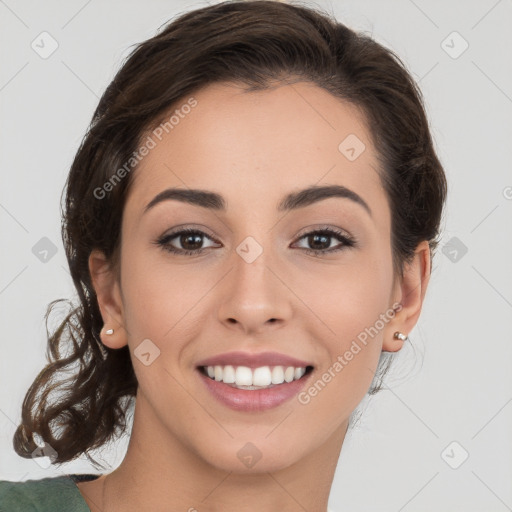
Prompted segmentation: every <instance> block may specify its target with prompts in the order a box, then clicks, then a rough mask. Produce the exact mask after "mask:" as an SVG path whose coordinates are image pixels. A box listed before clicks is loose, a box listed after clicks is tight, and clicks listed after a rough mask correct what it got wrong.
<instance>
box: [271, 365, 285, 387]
mask: <svg viewBox="0 0 512 512" xmlns="http://www.w3.org/2000/svg"><path fill="white" fill-rule="evenodd" d="M283 382H284V370H283V367H282V366H274V368H272V384H282V383H283Z"/></svg>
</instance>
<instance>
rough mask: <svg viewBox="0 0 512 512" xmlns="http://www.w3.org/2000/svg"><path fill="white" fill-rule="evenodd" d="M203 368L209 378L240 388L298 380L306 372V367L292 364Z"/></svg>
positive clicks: (269, 385)
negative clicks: (252, 367)
mask: <svg viewBox="0 0 512 512" xmlns="http://www.w3.org/2000/svg"><path fill="white" fill-rule="evenodd" d="M204 369H205V370H206V373H207V374H208V376H209V377H210V378H211V379H215V380H216V381H222V382H224V383H225V384H231V385H232V386H233V387H241V388H242V389H260V388H266V387H272V386H274V385H277V384H283V383H284V382H292V381H293V380H299V379H300V378H301V377H302V376H303V375H304V374H305V373H306V368H303V367H302V368H295V367H293V366H287V367H285V366H273V367H270V366H260V367H258V368H254V369H251V368H249V367H248V366H237V367H236V369H235V368H234V367H233V366H231V365H226V366H221V365H216V366H205V367H204Z"/></svg>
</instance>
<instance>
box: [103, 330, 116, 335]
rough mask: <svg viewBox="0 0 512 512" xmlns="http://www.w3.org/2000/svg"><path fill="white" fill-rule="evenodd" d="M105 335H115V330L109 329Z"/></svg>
mask: <svg viewBox="0 0 512 512" xmlns="http://www.w3.org/2000/svg"><path fill="white" fill-rule="evenodd" d="M105 334H108V335H111V334H114V329H107V330H106V331H105Z"/></svg>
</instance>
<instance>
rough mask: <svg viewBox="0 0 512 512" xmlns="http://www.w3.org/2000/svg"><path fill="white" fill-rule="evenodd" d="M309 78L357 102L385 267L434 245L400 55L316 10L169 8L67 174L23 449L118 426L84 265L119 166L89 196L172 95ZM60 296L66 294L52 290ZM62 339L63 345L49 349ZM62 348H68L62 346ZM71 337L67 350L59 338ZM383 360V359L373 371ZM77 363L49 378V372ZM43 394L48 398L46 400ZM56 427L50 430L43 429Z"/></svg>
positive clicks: (426, 154) (430, 153)
mask: <svg viewBox="0 0 512 512" xmlns="http://www.w3.org/2000/svg"><path fill="white" fill-rule="evenodd" d="M293 80H295V81H309V82H312V83H314V84H316V85H317V86H319V87H321V88H323V89H325V90H326V91H328V92H330V93H331V94H333V95H334V96H336V97H338V98H340V99H343V100H346V101H348V102H350V103H351V104H353V105H355V106H356V107H358V108H360V109H361V111H362V112H363V113H364V115H365V116H366V120H367V122H368V126H369V127H370V131H371V136H372V139H373V144H374V146H375V147H376V149H377V152H378V155H379V159H380V164H381V167H382V168H381V171H380V173H381V179H382V183H383V186H384V188H385V191H386V193H387V196H388V200H389V204H390V208H391V212H392V227H391V228H392V229H391V230H392V241H391V243H392V250H393V264H394V270H395V272H398V273H400V274H401V273H402V269H403V265H404V263H405V262H407V261H408V260H409V259H410V258H411V256H412V255H413V253H414V250H415V248H416V247H417V245H418V243H420V242H421V241H423V240H427V241H428V242H429V244H430V248H431V251H433V250H434V249H435V247H436V245H437V243H438V241H437V237H438V235H439V224H440V220H441V214H442V209H443V204H444V201H445V197H446V179H445V175H444V172H443V168H442V166H441V164H440V162H439V160H438V158H437V156H436V154H435V151H434V148H433V143H432V139H431V135H430V132H429V126H428V122H427V118H426V115H425V111H424V106H423V100H422V96H421V93H420V91H419V89H418V88H417V86H416V84H415V83H414V80H413V79H412V78H411V76H410V75H409V73H408V72H407V70H406V69H405V66H404V64H403V63H402V61H401V60H400V59H399V57H397V56H396V55H395V54H394V53H393V52H392V51H390V50H389V49H386V48H384V47H383V46H381V45H380V44H378V43H377V42H376V41H374V40H373V39H371V38H370V37H369V36H367V35H364V34H362V33H356V32H354V31H353V30H351V29H349V28H347V27H346V26H345V25H343V24H341V23H339V22H338V21H337V20H335V19H334V18H333V17H332V16H331V15H329V14H327V13H324V12H321V11H320V10H319V9H318V8H316V7H315V8H312V7H307V6H302V5H298V4H293V5H292V4H286V3H281V2H274V1H268V0H254V1H233V2H230V1H228V2H222V3H219V4H215V5H212V6H208V7H204V8H199V9H196V10H193V11H190V12H187V13H184V14H181V15H179V17H177V18H176V19H175V20H173V21H172V23H170V24H168V25H166V26H165V27H164V28H163V30H161V31H160V33H158V34H157V35H156V36H154V37H152V38H151V39H149V40H147V41H145V42H143V43H141V44H139V45H138V46H137V47H136V48H135V50H134V51H133V52H132V53H131V55H130V56H129V57H128V58H127V60H126V62H125V63H124V65H123V66H122V68H121V69H120V70H119V72H118V73H117V75H116V76H115V78H114V79H113V81H112V82H111V83H110V85H109V86H108V88H107V89H106V91H105V93H104V94H103V96H102V98H101V100H100V102H99V104H98V107H97V108H96V111H95V112H94V115H93V118H92V120H91V124H90V126H89V129H88V131H87V133H86V135H85V136H84V139H83V141H82V143H81V146H80V148H79V150H78V152H77V154H76V156H75V158H74V161H73V163H72V166H71V169H70V172H69V175H68V179H67V182H66V187H65V192H66V199H65V206H64V210H63V222H62V238H63V243H64V246H65V249H66V254H67V259H68V262H69V268H70V271H71V276H72V278H73V282H74V285H75V287H76V290H77V294H78V300H79V303H78V305H72V308H71V309H70V311H69V312H68V313H67V314H66V315H65V318H64V319H63V320H61V321H60V323H59V325H58V327H57V329H56V330H55V331H54V332H53V333H50V332H49V331H48V317H49V314H50V312H51V311H52V310H53V308H54V306H55V305H56V304H57V303H58V302H60V301H59V300H57V301H54V302H52V303H51V304H50V305H49V306H48V310H47V312H46V316H45V319H46V325H47V331H48V349H47V357H48V361H49V364H48V365H47V366H46V367H45V368H44V369H43V370H42V371H41V372H40V373H39V375H38V376H37V377H36V379H35V380H34V382H33V384H32V385H31V387H30V389H29V390H28V392H27V394H26V396H25V399H24V401H23V405H22V418H21V424H20V425H19V426H18V428H17V430H16V432H15V434H14V438H13V444H14V449H15V451H16V452H17V453H18V454H19V455H20V456H22V457H26V458H29V457H31V456H32V452H33V451H34V450H35V449H36V444H34V440H33V438H32V434H33V433H37V434H38V435H40V436H41V437H42V439H43V440H45V441H46V442H48V443H49V445H50V446H51V447H52V449H53V450H55V451H56V454H55V456H54V458H53V462H54V463H56V464H60V463H63V462H66V461H70V460H72V459H74V458H76V457H77V456H78V455H80V454H82V453H85V454H86V455H87V457H88V458H89V460H91V461H92V462H93V463H95V461H94V460H93V459H91V457H90V456H89V454H88V453H87V452H88V450H91V449H95V448H99V447H101V446H102V445H104V444H105V443H107V442H108V441H109V440H110V439H112V438H113V436H114V434H116V433H122V432H123V431H125V429H126V426H127V423H126V411H127V408H126V406H127V402H128V404H133V401H134V397H135V395H136V391H137V380H136V377H135V373H134V370H133V367H132V362H131V359H130V353H129V348H128V346H125V347H123V348H121V349H118V350H111V349H108V348H106V347H105V348H104V349H103V350H106V352H107V357H106V359H105V360H104V359H103V357H102V349H101V347H103V345H102V344H101V341H100V337H99V333H100V330H101V328H102V326H103V321H102V317H101V314H100V310H99V307H98V303H97V299H96V295H95V291H94V289H93V286H92V282H91V277H90V274H89V268H88V258H89V255H90V253H91V251H92V249H94V248H98V249H100V250H102V251H103V252H104V253H105V255H106V256H107V257H108V258H110V261H111V263H112V266H113V268H114V269H118V268H119V267H118V262H119V246H120V244H119V241H120V227H121V220H122V214H123V206H124V200H125V197H126V195H127V192H128V189H129V187H130V185H131V183H132V181H133V179H132V174H133V173H130V174H128V176H126V177H125V178H124V179H122V180H120V181H119V183H116V185H115V186H114V187H112V189H111V191H109V193H108V194H105V197H104V198H98V197H97V196H98V194H97V193H96V194H95V191H97V190H98V189H100V188H102V187H103V186H104V184H105V183H106V182H108V181H109V180H110V179H111V178H112V176H113V174H114V173H115V172H116V170H118V169H120V168H122V167H123V166H124V165H125V164H126V162H127V161H129V159H130V158H131V157H132V155H133V154H134V152H135V151H136V150H137V148H138V147H139V144H140V142H141V140H142V139H143V137H144V136H145V135H146V134H147V133H148V130H150V129H152V128H153V127H154V126H156V125H157V124H158V122H159V121H160V120H161V119H162V117H163V116H164V115H165V114H166V113H168V112H169V111H170V110H172V108H173V107H174V106H175V105H177V104H178V102H179V101H181V100H182V99H183V98H185V97H187V96H188V95H190V94H192V93H193V92H196V91H198V90H199V89H200V88H202V87H205V86H207V85H208V84H211V83H214V82H220V81H225V82H231V83H236V84H238V85H244V86H246V87H247V90H263V89H267V88H269V87H270V86H271V84H273V83H275V82H277V83H280V82H281V83H285V82H286V81H288V82H290V81H293ZM60 300H64V299H60ZM61 343H63V344H65V347H66V348H67V349H68V350H67V351H66V353H65V354H61V353H60V352H61V348H60V345H61ZM66 344H67V345H66ZM71 345H72V346H71ZM389 362H390V360H389V359H386V358H385V357H384V353H383V357H382V358H381V361H380V364H379V368H378V371H377V374H376V380H375V379H374V382H377V384H376V385H372V387H371V389H370V391H369V392H370V393H375V392H376V391H378V390H379V389H380V383H379V382H380V381H379V378H377V377H378V376H379V375H380V377H382V375H383V374H384V373H385V372H386V370H387V368H388V366H389ZM73 365H78V369H77V370H76V371H75V373H74V374H72V375H71V376H69V375H68V376H67V377H66V378H65V379H63V380H62V381H61V382H57V381H56V377H57V376H58V375H59V374H60V372H62V371H64V370H66V371H68V372H69V368H70V367H71V366H73ZM52 392H54V393H55V392H57V394H58V397H55V399H54V400H51V399H49V397H50V394H51V393H52ZM53 428H55V429H59V433H60V435H59V436H58V437H57V436H54V433H53V432H52V429H53Z"/></svg>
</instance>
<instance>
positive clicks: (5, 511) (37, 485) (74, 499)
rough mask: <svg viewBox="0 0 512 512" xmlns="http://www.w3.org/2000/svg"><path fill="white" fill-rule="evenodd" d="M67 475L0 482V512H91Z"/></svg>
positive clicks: (72, 480)
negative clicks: (61, 511)
mask: <svg viewBox="0 0 512 512" xmlns="http://www.w3.org/2000/svg"><path fill="white" fill-rule="evenodd" d="M75 480H76V479H75V478H72V477H71V476H70V475H63V476H58V477H50V478H42V479H39V480H25V481H24V482H10V481H7V480H0V512H50V511H51V512H58V511H60V510H63V511H64V510H65V511H66V512H90V510H89V507H88V506H87V504H86V502H85V500H84V499H83V497H82V495H81V494H80V491H79V490H78V487H77V486H76V484H75Z"/></svg>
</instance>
